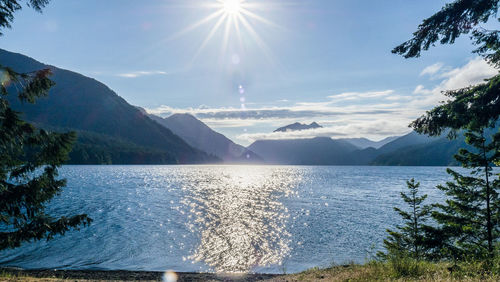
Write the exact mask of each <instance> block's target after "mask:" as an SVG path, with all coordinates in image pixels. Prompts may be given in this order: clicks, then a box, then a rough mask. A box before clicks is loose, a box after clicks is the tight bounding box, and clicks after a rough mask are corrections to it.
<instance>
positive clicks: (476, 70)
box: [408, 57, 498, 109]
mask: <svg viewBox="0 0 500 282" xmlns="http://www.w3.org/2000/svg"><path fill="white" fill-rule="evenodd" d="M496 74H498V70H496V69H495V68H493V67H492V66H490V65H489V64H488V63H486V61H485V60H484V59H482V58H481V57H476V58H474V59H472V60H470V61H469V62H468V63H467V64H466V65H464V66H462V67H458V68H454V69H451V70H449V71H447V72H444V73H442V74H440V75H439V77H440V78H441V79H442V81H441V82H440V83H439V84H438V85H436V86H435V87H433V88H430V89H428V88H425V87H424V86H423V85H418V86H417V87H416V88H415V90H414V91H413V93H414V94H416V97H415V99H414V100H413V101H411V102H410V104H409V105H408V106H409V107H415V108H421V109H429V108H431V107H432V106H435V105H437V104H438V103H439V102H441V101H445V100H447V99H448V97H446V96H445V95H443V93H442V92H443V91H447V90H456V89H460V88H463V87H467V86H471V85H476V84H479V83H482V82H484V80H485V79H486V78H489V77H492V76H494V75H496Z"/></svg>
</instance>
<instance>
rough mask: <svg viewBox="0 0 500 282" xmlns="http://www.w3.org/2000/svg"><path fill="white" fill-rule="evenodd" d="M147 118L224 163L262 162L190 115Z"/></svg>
mask: <svg viewBox="0 0 500 282" xmlns="http://www.w3.org/2000/svg"><path fill="white" fill-rule="evenodd" d="M143 112H144V113H145V111H143ZM148 116H149V117H150V118H151V119H153V120H154V121H156V122H158V123H159V124H161V125H162V126H165V127H166V128H168V129H170V130H171V131H172V132H173V133H174V134H176V135H178V136H180V137H181V138H182V139H184V140H185V141H186V142H187V143H188V144H189V145H191V146H193V147H194V148H197V149H199V150H201V151H204V152H207V153H209V154H211V155H214V156H216V157H218V158H220V159H221V160H223V161H224V162H226V163H258V162H262V159H261V158H260V157H259V156H258V155H257V154H255V153H253V152H251V151H249V150H248V149H247V148H245V147H243V146H241V145H238V144H236V143H234V142H233V141H231V140H230V139H229V138H227V137H226V136H224V135H222V134H220V133H218V132H216V131H214V130H212V129H211V128H210V127H208V126H207V125H206V124H204V123H203V122H201V121H200V120H198V119H197V118H196V117H194V116H192V115H190V114H174V115H171V116H169V117H167V118H162V117H159V116H156V115H151V114H149V115H148Z"/></svg>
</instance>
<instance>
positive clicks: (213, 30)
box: [171, 0, 279, 64]
mask: <svg viewBox="0 0 500 282" xmlns="http://www.w3.org/2000/svg"><path fill="white" fill-rule="evenodd" d="M207 1H211V3H206V2H205V4H203V5H200V7H202V8H203V7H204V8H208V9H210V10H213V12H212V13H210V14H209V15H207V16H206V17H204V18H202V19H200V20H198V21H196V22H194V23H192V24H190V25H189V26H187V27H185V28H184V29H182V30H181V31H179V32H177V33H176V34H174V35H172V36H171V39H174V38H178V37H180V36H184V35H186V34H188V33H190V32H191V31H194V30H196V29H198V28H201V27H204V26H209V30H208V33H207V34H206V36H205V37H203V38H202V40H201V41H200V44H199V45H198V46H197V49H196V51H195V53H194V55H193V57H192V60H191V62H190V64H194V62H195V61H196V60H197V59H199V57H200V56H201V55H202V54H203V52H204V50H205V49H206V47H207V46H208V44H212V41H214V38H215V37H217V36H222V37H221V38H222V40H220V44H221V46H220V54H219V56H220V57H223V58H228V61H231V62H233V63H235V62H238V63H239V59H238V60H232V59H231V58H233V57H234V54H228V53H227V50H228V46H229V45H230V44H233V45H234V46H236V49H238V50H239V53H244V50H245V49H246V46H245V43H248V42H250V40H251V41H253V43H252V44H255V45H256V46H257V47H258V48H259V49H260V51H261V52H262V53H263V54H264V55H265V56H266V58H267V59H268V61H270V62H273V58H272V54H271V51H270V48H269V47H268V45H267V44H266V42H265V40H264V39H263V38H262V37H261V36H260V35H259V33H258V32H257V30H256V25H259V24H263V25H265V26H270V27H274V28H278V27H279V26H278V25H277V24H275V23H273V22H272V21H270V20H269V19H266V18H265V17H263V16H261V15H258V14H257V11H258V10H263V9H265V8H266V3H264V2H252V1H251V0H207ZM239 56H241V54H240V55H239Z"/></svg>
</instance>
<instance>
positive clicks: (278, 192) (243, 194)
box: [181, 166, 301, 272]
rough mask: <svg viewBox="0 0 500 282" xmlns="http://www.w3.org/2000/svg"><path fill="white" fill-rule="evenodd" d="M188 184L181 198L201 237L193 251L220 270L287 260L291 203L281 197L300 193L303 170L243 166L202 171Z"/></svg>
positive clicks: (245, 268)
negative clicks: (219, 170)
mask: <svg viewBox="0 0 500 282" xmlns="http://www.w3.org/2000/svg"><path fill="white" fill-rule="evenodd" d="M198 177H199V179H197V181H192V182H190V183H187V184H186V185H185V186H183V188H182V189H183V190H184V191H185V193H186V196H185V197H184V198H183V199H182V201H181V204H182V205H183V206H184V208H186V209H187V210H188V212H189V214H191V215H192V217H191V220H189V221H188V223H187V224H188V227H189V229H190V231H191V232H193V233H196V234H199V236H200V243H199V245H198V246H197V247H196V249H195V251H194V253H193V254H192V255H191V256H189V257H188V259H190V260H193V261H203V262H205V263H206V264H208V265H209V266H211V267H212V268H213V269H214V270H215V271H216V272H248V271H249V270H251V269H252V268H253V267H256V266H266V265H271V264H281V263H282V260H283V259H284V258H285V257H286V256H288V255H289V254H290V246H289V243H290V237H291V235H290V233H289V231H288V230H287V223H288V219H289V217H290V215H289V212H288V209H287V208H286V207H285V206H284V205H283V203H282V202H281V201H280V200H282V199H283V198H287V197H289V196H290V195H293V194H295V193H296V192H295V191H294V187H296V184H297V183H298V182H300V181H301V176H300V174H297V173H296V171H291V170H286V169H285V170H280V171H277V170H276V169H269V168H266V167H248V166H242V167H239V168H236V169H235V168H232V169H230V170H224V169H222V171H221V172H220V173H207V172H203V171H200V173H199V175H198Z"/></svg>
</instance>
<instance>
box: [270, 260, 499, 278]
mask: <svg viewBox="0 0 500 282" xmlns="http://www.w3.org/2000/svg"><path fill="white" fill-rule="evenodd" d="M484 269H485V267H484V265H483V264H482V263H461V264H459V265H453V264H451V263H432V262H425V261H416V260H412V259H401V260H393V261H389V262H380V261H372V262H368V263H366V264H364V265H359V264H350V265H342V266H332V267H329V268H325V269H319V268H313V269H309V270H307V271H304V272H302V273H298V274H292V275H286V276H282V277H276V278H274V279H272V281H274V282H281V281H289V282H291V281H500V275H499V273H498V272H496V273H490V272H487V271H485V270H484Z"/></svg>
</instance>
